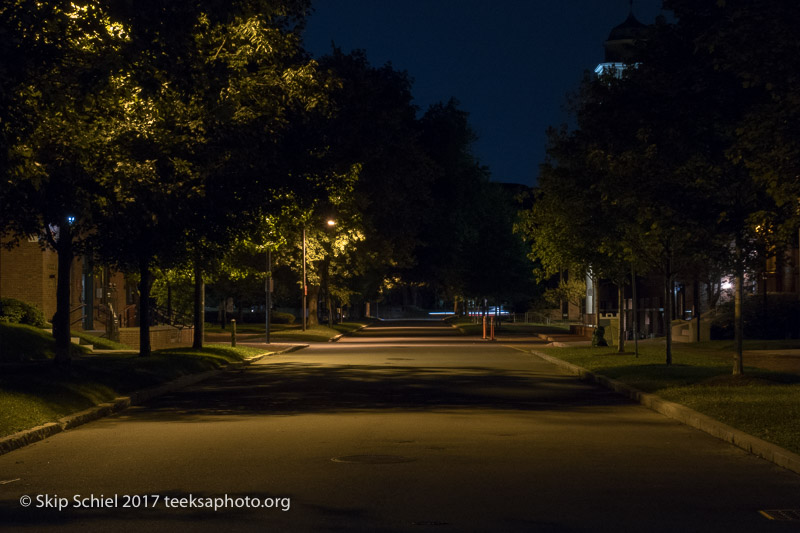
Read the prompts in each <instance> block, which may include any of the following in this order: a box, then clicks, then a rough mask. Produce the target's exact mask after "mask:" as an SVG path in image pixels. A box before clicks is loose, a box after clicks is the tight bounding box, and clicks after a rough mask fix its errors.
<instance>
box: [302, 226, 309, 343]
mask: <svg viewBox="0 0 800 533" xmlns="http://www.w3.org/2000/svg"><path fill="white" fill-rule="evenodd" d="M307 309H308V285H306V225H305V224H303V331H305V330H306V314H307V313H306V311H307Z"/></svg>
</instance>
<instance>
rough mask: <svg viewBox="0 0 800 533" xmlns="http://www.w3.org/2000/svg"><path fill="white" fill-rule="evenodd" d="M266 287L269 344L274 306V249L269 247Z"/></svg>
mask: <svg viewBox="0 0 800 533" xmlns="http://www.w3.org/2000/svg"><path fill="white" fill-rule="evenodd" d="M265 289H266V291H267V309H266V313H264V314H265V316H266V322H267V324H266V326H267V327H266V333H267V344H269V322H270V320H269V314H270V309H271V308H272V250H270V249H269V248H267V280H266V284H265Z"/></svg>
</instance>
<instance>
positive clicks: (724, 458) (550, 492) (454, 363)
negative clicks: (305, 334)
mask: <svg viewBox="0 0 800 533" xmlns="http://www.w3.org/2000/svg"><path fill="white" fill-rule="evenodd" d="M456 333H457V332H456V330H455V329H453V328H450V327H449V326H446V325H444V324H443V323H441V322H383V323H381V325H380V326H379V327H372V328H368V329H367V330H365V331H364V332H362V333H360V334H359V335H358V336H354V337H349V338H345V339H342V340H341V341H340V342H337V343H330V344H328V343H326V344H319V345H313V346H311V347H309V348H307V349H305V350H301V351H298V352H294V353H290V354H286V355H282V356H275V357H271V358H268V359H265V360H262V361H261V362H260V363H258V364H255V365H252V366H251V367H249V368H247V369H246V370H244V371H235V372H227V373H224V374H223V375H221V376H219V377H216V378H213V379H211V380H208V381H206V382H203V383H201V384H199V385H197V386H194V387H191V388H189V389H186V390H183V391H180V392H178V393H175V394H171V395H169V396H164V397H161V398H158V399H156V400H154V401H152V402H150V403H148V404H146V405H143V406H138V407H135V408H131V409H128V410H126V411H124V412H122V413H119V414H117V415H116V416H112V417H109V418H106V419H103V420H99V421H96V422H93V423H90V424H87V425H85V426H82V427H80V428H76V429H74V430H70V431H67V432H64V433H61V434H58V435H55V436H53V437H51V438H49V439H47V440H45V441H42V442H39V443H36V444H33V445H31V446H28V447H26V448H23V449H20V450H17V451H14V452H11V453H9V454H6V455H3V456H0V529H2V530H3V531H17V530H20V531H39V530H47V531H109V530H114V531H145V532H156V531H170V532H172V531H176V530H192V531H217V532H218V531H221V530H225V531H281V532H282V531H288V532H293V531H314V532H317V531H320V532H325V531H369V532H392V531H412V532H415V531H437V532H440V531H451V532H456V531H457V532H462V531H466V532H470V531H487V532H488V531H503V532H505V531H509V532H511V531H525V532H572V531H623V532H625V531H636V532H656V531H665V532H672V531H681V532H691V531H698V532H706V531H711V532H713V531H720V532H722V531H724V532H727V533H730V532H739V531H742V532H748V533H749V532H760V531H765V532H783V531H793V532H798V531H800V522H791V521H785V522H784V521H773V520H768V519H767V518H766V517H765V516H764V515H763V514H761V513H760V512H759V511H762V510H792V509H798V508H800V476H798V475H796V474H794V473H791V472H789V471H786V470H783V469H781V468H779V467H777V466H775V465H773V464H771V463H768V462H766V461H763V460H761V459H758V458H756V457H754V456H751V455H748V454H747V453H745V452H743V451H742V450H740V449H738V448H735V447H733V446H730V445H728V444H725V443H723V442H721V441H718V440H716V439H714V438H712V437H710V436H708V435H706V434H704V433H702V432H700V431H697V430H695V429H692V428H689V427H686V426H683V425H681V424H679V423H676V422H674V421H672V420H670V419H668V418H666V417H664V416H662V415H659V414H656V413H654V412H651V411H649V410H647V409H645V408H643V407H641V406H639V405H637V404H633V403H631V402H629V401H627V400H625V399H623V398H622V397H620V396H617V395H615V394H614V393H612V392H610V391H607V390H605V389H602V388H598V387H596V386H593V385H589V384H586V383H583V382H581V381H578V380H577V379H576V378H574V377H572V376H566V375H563V374H562V373H560V371H559V370H558V369H557V368H555V367H554V366H552V365H550V364H548V363H546V362H544V361H542V360H540V359H538V358H537V357H535V356H533V355H531V354H528V353H524V352H522V351H520V350H518V349H515V348H514V347H513V346H506V345H503V344H501V343H492V342H487V341H481V340H479V339H475V338H467V337H460V336H457V335H456ZM26 498H29V499H27V500H26ZM26 502H29V506H28V507H24V506H23V503H26ZM126 504H127V507H125V505H126ZM256 504H258V505H259V507H258V508H255V507H254V506H255V505H256ZM214 506H216V507H217V508H216V510H215V509H214ZM59 507H60V508H59Z"/></svg>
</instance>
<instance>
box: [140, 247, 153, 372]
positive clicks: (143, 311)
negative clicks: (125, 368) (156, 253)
mask: <svg viewBox="0 0 800 533" xmlns="http://www.w3.org/2000/svg"><path fill="white" fill-rule="evenodd" d="M149 263H150V261H149V260H148V259H140V260H139V277H140V280H139V356H140V357H148V356H149V355H150V353H151V350H150V264H149Z"/></svg>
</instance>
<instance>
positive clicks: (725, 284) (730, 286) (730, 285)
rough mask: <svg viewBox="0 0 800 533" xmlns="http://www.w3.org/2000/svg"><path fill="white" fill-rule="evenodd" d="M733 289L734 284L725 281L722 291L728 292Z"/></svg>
mask: <svg viewBox="0 0 800 533" xmlns="http://www.w3.org/2000/svg"><path fill="white" fill-rule="evenodd" d="M732 288H733V283H731V282H730V281H723V282H722V289H723V290H726V291H727V290H728V289H732Z"/></svg>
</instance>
